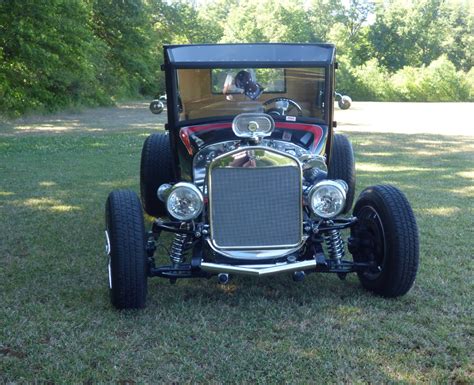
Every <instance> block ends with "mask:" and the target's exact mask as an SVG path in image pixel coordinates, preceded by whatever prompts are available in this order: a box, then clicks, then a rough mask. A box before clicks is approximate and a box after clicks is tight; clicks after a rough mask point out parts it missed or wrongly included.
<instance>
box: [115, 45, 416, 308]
mask: <svg viewBox="0 0 474 385" xmlns="http://www.w3.org/2000/svg"><path fill="white" fill-rule="evenodd" d="M336 66H337V65H336V62H335V48H334V46H333V45H331V44H223V45H170V46H165V48H164V65H163V66H162V69H163V70H164V72H165V75H166V93H167V100H166V103H167V114H168V123H167V124H166V130H167V132H166V133H162V132H159V133H155V134H152V135H150V136H149V137H148V138H147V139H146V140H145V143H144V146H143V151H142V155H141V156H142V157H141V169H140V188H141V202H140V199H139V198H138V196H137V195H136V194H135V193H134V192H132V191H129V190H116V191H113V192H111V193H110V195H109V197H108V199H107V204H106V239H107V246H106V248H107V253H108V255H109V285H110V293H111V300H112V303H113V305H114V306H115V307H117V308H140V307H143V306H145V301H146V295H147V278H148V277H152V276H158V277H163V278H167V279H169V280H170V281H171V282H175V281H176V280H177V279H179V278H191V277H207V278H209V277H212V276H217V278H218V281H219V282H220V283H223V284H225V283H227V281H228V280H229V276H230V275H237V274H244V275H251V276H264V275H265V276H266V275H272V274H279V273H292V275H293V278H294V279H295V280H296V281H300V280H303V279H304V278H305V276H306V275H308V274H309V273H313V272H327V273H337V274H338V275H339V277H340V278H344V277H345V276H346V274H347V273H351V272H356V273H357V274H358V276H359V279H360V281H361V283H362V285H363V286H364V287H365V288H367V289H368V290H371V291H373V292H375V293H377V294H379V295H382V296H386V297H395V296H399V295H403V294H405V293H406V292H407V291H408V290H409V289H410V288H411V286H412V284H413V282H414V280H415V275H416V272H417V268H418V231H417V225H416V222H415V217H414V215H413V212H412V209H411V207H410V205H409V203H408V201H407V199H406V198H405V196H404V195H403V194H402V193H401V192H400V191H399V190H398V189H397V188H395V187H393V186H390V185H377V186H372V187H368V188H366V189H365V190H364V191H362V193H361V194H360V196H359V198H358V200H357V201H356V203H355V206H354V209H353V211H352V214H348V213H349V212H350V210H351V209H352V203H353V199H354V189H355V167H354V156H353V152H352V146H351V144H350V142H349V140H348V138H347V137H346V136H343V135H340V134H335V133H334V126H335V123H334V122H333V104H334V73H335V68H336ZM142 204H143V208H144V210H145V212H146V213H147V214H149V215H150V216H152V217H155V219H154V222H153V224H152V228H151V231H149V232H145V229H144V218H143V212H142ZM345 229H349V230H350V236H349V237H343V231H344V230H345ZM163 232H171V233H174V234H173V236H172V239H171V240H169V242H170V245H169V246H168V247H167V248H166V250H167V253H168V254H169V259H170V262H169V264H167V265H164V266H157V265H156V262H155V258H154V254H155V251H156V249H157V243H158V242H160V240H159V238H160V235H161V234H162V233H163ZM346 238H347V239H346ZM168 239H169V238H168ZM346 245H347V249H348V251H349V252H350V254H352V258H351V259H347V258H346V257H345V255H346V254H347V252H346Z"/></svg>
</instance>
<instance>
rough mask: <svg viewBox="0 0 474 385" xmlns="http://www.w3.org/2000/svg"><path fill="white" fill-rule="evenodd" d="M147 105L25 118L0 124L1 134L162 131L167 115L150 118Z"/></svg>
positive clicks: (141, 102)
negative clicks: (160, 129) (159, 129)
mask: <svg viewBox="0 0 474 385" xmlns="http://www.w3.org/2000/svg"><path fill="white" fill-rule="evenodd" d="M148 106H149V103H148V102H143V101H140V102H129V103H120V104H118V105H117V106H114V107H99V108H88V109H84V110H82V111H79V112H73V113H70V112H69V113H68V112H62V113H59V114H52V115H47V116H28V117H26V118H21V119H16V120H13V121H10V122H6V123H2V124H0V135H16V134H24V133H45V134H52V133H67V132H96V131H111V130H114V131H116V130H123V131H129V130H133V129H156V128H163V125H164V123H165V121H166V112H164V113H163V114H161V115H153V114H152V113H151V112H150V110H149V109H148Z"/></svg>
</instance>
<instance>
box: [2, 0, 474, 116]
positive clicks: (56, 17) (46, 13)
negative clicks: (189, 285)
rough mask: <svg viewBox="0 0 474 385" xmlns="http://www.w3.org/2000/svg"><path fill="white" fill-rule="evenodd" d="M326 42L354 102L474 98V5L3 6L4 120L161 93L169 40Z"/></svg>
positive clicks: (158, 2) (178, 0)
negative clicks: (164, 47) (333, 49)
mask: <svg viewBox="0 0 474 385" xmlns="http://www.w3.org/2000/svg"><path fill="white" fill-rule="evenodd" d="M328 41H329V42H333V43H335V44H336V46H337V55H338V61H339V63H340V70H338V73H337V89H338V91H341V92H344V93H347V94H349V95H351V96H352V97H353V98H354V99H356V100H394V101H404V100H408V101H467V100H471V101H472V100H474V72H473V69H472V63H473V55H474V2H472V1H470V0H413V1H406V0H374V1H370V0H350V1H347V0H346V1H344V0H280V1H274V0H260V1H253V0H209V1H205V2H200V1H198V2H193V1H184V0H48V1H44V2H39V1H36V0H23V1H17V0H0V112H2V113H4V114H5V113H6V114H8V115H19V114H22V113H25V112H28V111H53V110H57V109H62V108H66V107H69V106H76V105H87V106H94V105H106V104H111V103H114V102H115V101H116V100H120V99H124V98H131V97H137V96H139V95H143V96H154V95H157V94H159V93H162V92H164V79H163V74H162V72H161V71H160V64H161V62H162V45H163V44H168V43H217V42H328Z"/></svg>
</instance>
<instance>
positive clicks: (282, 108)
mask: <svg viewBox="0 0 474 385" xmlns="http://www.w3.org/2000/svg"><path fill="white" fill-rule="evenodd" d="M273 103H275V107H274V108H269V109H267V110H266V111H265V112H266V113H267V114H274V115H287V114H288V112H290V111H291V110H292V109H293V108H296V109H297V110H298V116H303V109H302V108H301V106H300V105H299V104H298V103H296V102H295V101H294V100H293V99H289V98H284V97H278V98H272V99H268V100H267V101H266V102H264V103H263V105H264V106H268V105H270V104H273Z"/></svg>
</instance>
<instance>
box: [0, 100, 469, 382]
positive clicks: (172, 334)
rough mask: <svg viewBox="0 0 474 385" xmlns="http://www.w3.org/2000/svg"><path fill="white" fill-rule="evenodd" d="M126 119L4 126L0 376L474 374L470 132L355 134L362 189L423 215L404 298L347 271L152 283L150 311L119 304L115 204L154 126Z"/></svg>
mask: <svg viewBox="0 0 474 385" xmlns="http://www.w3.org/2000/svg"><path fill="white" fill-rule="evenodd" d="M104 111H106V110H104ZM119 112H120V113H116V114H115V115H114V119H115V120H112V121H110V120H109V119H107V116H103V115H100V114H98V119H103V122H102V123H98V125H97V126H94V124H93V123H87V124H83V125H81V122H80V119H79V120H78V121H76V122H75V121H74V119H73V120H72V121H69V123H68V124H69V125H70V127H72V128H71V129H69V128H70V127H69V126H68V127H69V128H67V129H64V130H62V129H60V128H61V124H62V123H61V119H58V120H57V121H52V122H51V124H49V123H48V124H49V126H48V124H46V123H44V122H43V123H42V125H43V126H44V127H46V129H45V130H46V131H47V132H37V131H35V130H34V129H32V130H30V131H29V130H28V129H25V130H21V129H18V127H16V126H15V125H7V124H4V125H3V126H0V258H1V261H0V285H1V291H0V301H1V309H0V324H1V328H0V383H23V382H25V381H33V380H40V381H45V382H48V383H79V382H85V383H96V382H108V381H114V382H117V381H122V383H126V382H130V383H131V382H137V383H144V382H146V383H175V384H176V383H179V384H182V383H205V384H207V383H262V384H268V383H275V384H280V383H296V384H310V383H328V382H331V383H334V382H338V383H341V382H351V383H352V382H354V383H361V382H371V383H387V382H397V383H418V382H440V383H447V382H451V383H473V382H474V364H473V362H474V359H473V358H474V356H473V346H474V344H473V332H474V327H473V326H474V324H473V309H474V307H473V293H474V291H473V289H474V287H473V286H474V279H473V271H474V263H473V257H474V251H473V250H474V243H473V228H474V212H473V211H474V210H473V208H474V199H473V197H474V188H473V178H474V171H473V169H474V156H473V154H474V137H467V136H466V137H454V136H453V137H450V136H441V135H434V136H433V135H430V134H415V135H409V134H395V133H384V134H380V133H373V132H372V133H370V132H369V133H367V132H364V133H362V132H357V131H354V130H352V131H351V132H350V133H349V136H350V139H351V140H352V142H353V144H354V149H355V152H356V158H357V172H358V174H357V176H358V181H357V183H358V190H359V191H360V190H361V189H362V188H363V187H364V186H368V185H371V184H376V183H393V184H395V185H396V186H398V187H400V188H401V189H402V190H403V191H404V192H405V193H406V194H407V196H408V199H409V200H410V202H411V203H412V205H413V208H414V211H415V214H416V216H417V220H418V225H419V228H420V241H421V245H420V250H421V255H420V258H421V260H420V270H419V273H418V277H417V281H416V283H415V286H414V288H413V289H412V290H411V291H410V292H409V293H408V294H407V295H406V296H404V297H402V298H399V299H394V300H387V299H383V298H379V297H376V296H373V295H371V294H370V293H368V292H366V291H364V290H363V289H362V288H361V287H360V285H359V282H358V280H357V277H356V276H352V275H351V276H349V277H348V278H347V280H346V281H340V280H339V279H338V278H337V276H335V275H323V274H312V275H309V276H308V277H307V279H306V280H305V281H304V282H300V283H295V282H293V281H292V279H291V276H290V275H280V276H273V277H266V278H261V279H253V278H248V277H235V278H234V279H233V280H232V282H231V284H229V285H228V286H219V285H218V284H217V282H216V281H217V280H216V279H215V278H214V279H211V280H199V279H197V280H182V281H178V282H177V284H175V285H171V284H170V283H169V282H168V281H165V280H161V279H158V278H155V279H151V280H150V281H149V295H148V306H147V308H146V309H145V310H143V311H138V312H136V311H123V312H119V311H116V310H114V309H113V308H112V307H111V305H110V303H109V298H108V292H107V290H108V289H107V269H106V263H107V261H106V256H105V252H104V233H103V231H104V204H105V200H106V198H107V194H108V193H109V192H110V191H111V190H112V189H115V188H131V189H133V190H136V191H138V176H139V174H138V167H139V161H140V152H141V146H142V144H143V141H144V139H145V137H146V136H147V135H148V134H149V133H150V132H152V130H153V128H152V127H153V126H154V124H149V123H146V124H142V125H139V124H137V125H136V126H134V123H133V122H134V119H129V120H127V116H128V115H127V111H126V109H124V110H122V111H119ZM467 112H469V111H467ZM142 113H143V114H146V111H142ZM120 114H123V115H124V116H121V115H120ZM149 115H151V114H149ZM147 116H148V115H147ZM467 117H468V115H467ZM152 118H153V119H155V120H156V117H153V116H151V117H150V118H149V119H152ZM147 119H148V118H147ZM161 119H162V118H161ZM48 127H49V128H50V129H49V130H48V129H47V128H48ZM91 127H92V128H91ZM162 127H163V126H162V124H160V125H158V128H161V129H162ZM33 128H34V127H33ZM89 128H90V129H89ZM24 131H26V132H24ZM163 258H164V256H163ZM163 261H165V259H163Z"/></svg>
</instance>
